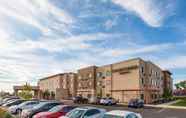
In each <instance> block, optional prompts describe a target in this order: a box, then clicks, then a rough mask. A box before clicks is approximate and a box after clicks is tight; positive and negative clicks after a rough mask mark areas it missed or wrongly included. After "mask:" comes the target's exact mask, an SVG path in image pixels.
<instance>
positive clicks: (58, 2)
mask: <svg viewBox="0 0 186 118" xmlns="http://www.w3.org/2000/svg"><path fill="white" fill-rule="evenodd" d="M185 8H186V1H185V0H18V1H17V0H0V90H3V91H10V92H12V91H13V90H12V86H13V85H22V84H24V83H26V82H29V83H30V84H31V85H37V81H38V80H39V79H41V78H42V77H46V76H48V75H52V74H56V73H62V72H71V71H72V72H76V70H77V69H79V68H83V67H86V66H89V65H98V66H99V65H105V64H110V63H114V62H118V61H123V60H127V59H131V58H136V57H141V58H142V59H144V60H151V61H152V62H154V63H155V64H157V65H159V66H160V67H161V68H162V69H169V70H170V71H171V72H172V73H173V79H174V83H176V82H179V81H182V80H184V79H186V71H185V70H186V53H185V52H186V13H185Z"/></svg>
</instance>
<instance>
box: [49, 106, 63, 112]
mask: <svg viewBox="0 0 186 118" xmlns="http://www.w3.org/2000/svg"><path fill="white" fill-rule="evenodd" d="M62 107H63V106H62V105H58V106H56V107H53V108H52V109H50V110H49V112H58V111H60V110H61V109H62Z"/></svg>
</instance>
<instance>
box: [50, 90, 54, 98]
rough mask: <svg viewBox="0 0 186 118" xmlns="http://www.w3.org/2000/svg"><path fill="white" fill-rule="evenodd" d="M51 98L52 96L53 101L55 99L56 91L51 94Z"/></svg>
mask: <svg viewBox="0 0 186 118" xmlns="http://www.w3.org/2000/svg"><path fill="white" fill-rule="evenodd" d="M50 96H51V98H52V99H55V92H54V91H51V92H50Z"/></svg>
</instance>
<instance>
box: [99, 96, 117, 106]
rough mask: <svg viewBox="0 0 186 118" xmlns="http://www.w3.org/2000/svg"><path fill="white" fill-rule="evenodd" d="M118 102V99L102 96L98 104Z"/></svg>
mask: <svg viewBox="0 0 186 118" xmlns="http://www.w3.org/2000/svg"><path fill="white" fill-rule="evenodd" d="M117 103H118V101H117V100H115V99H114V98H111V97H110V98H102V99H101V100H100V104H102V105H115V104H117Z"/></svg>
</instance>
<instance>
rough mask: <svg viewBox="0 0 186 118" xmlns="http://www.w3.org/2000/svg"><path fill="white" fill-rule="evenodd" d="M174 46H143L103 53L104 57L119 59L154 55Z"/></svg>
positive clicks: (109, 50)
mask: <svg viewBox="0 0 186 118" xmlns="http://www.w3.org/2000/svg"><path fill="white" fill-rule="evenodd" d="M172 47H173V45H172V44H169V43H168V44H157V45H143V46H138V45H137V46H133V47H130V48H123V49H121V48H120V49H117V48H116V49H108V50H106V51H104V53H102V54H101V55H102V56H106V57H110V56H111V57H113V56H114V57H119V56H123V55H125V56H127V55H128V56H129V55H137V54H143V53H152V52H159V51H163V50H167V49H170V48H172Z"/></svg>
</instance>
